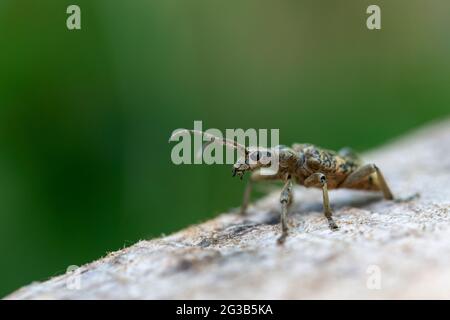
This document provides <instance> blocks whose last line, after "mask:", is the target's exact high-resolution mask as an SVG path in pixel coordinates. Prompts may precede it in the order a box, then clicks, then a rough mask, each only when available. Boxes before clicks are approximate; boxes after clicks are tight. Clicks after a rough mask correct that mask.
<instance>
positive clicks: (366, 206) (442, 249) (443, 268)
mask: <svg viewBox="0 0 450 320" xmlns="http://www.w3.org/2000/svg"><path fill="white" fill-rule="evenodd" d="M356 134H358V133H356ZM359 134H362V133H359ZM365 159H366V160H367V161H368V162H374V163H376V164H377V165H378V166H379V167H380V168H381V169H382V170H383V172H384V175H385V177H386V179H387V181H388V183H389V184H390V185H391V188H392V190H393V192H394V194H395V195H396V196H400V197H403V196H408V195H410V194H412V193H415V192H419V193H420V198H419V199H417V200H414V201H411V202H407V203H395V202H392V201H384V200H382V199H381V197H380V195H377V194H372V193H362V192H357V191H347V190H338V191H332V192H331V193H330V200H331V204H332V206H333V208H334V217H335V220H336V222H337V223H338V225H339V226H340V230H339V231H337V232H332V231H330V230H329V229H328V224H327V222H326V219H325V218H324V216H323V214H322V204H321V192H320V190H313V189H304V188H302V187H296V189H295V203H294V205H293V212H292V214H291V215H290V221H291V234H290V236H289V238H288V239H287V241H286V243H285V245H284V247H279V246H277V245H276V238H277V237H278V236H279V234H280V228H279V225H278V220H279V203H278V197H279V195H278V193H273V194H270V195H269V196H267V197H265V198H264V199H262V200H260V201H258V202H257V203H256V204H255V205H254V206H250V208H249V216H248V217H246V218H242V217H240V216H239V215H237V214H236V213H224V214H222V215H220V216H218V217H217V218H215V219H213V220H210V221H207V222H205V223H202V224H199V225H194V226H191V227H188V228H186V229H184V230H181V231H180V232H177V233H175V234H172V235H170V236H166V237H162V238H158V239H153V240H148V241H140V242H138V243H136V244H135V245H133V246H131V247H129V248H125V249H123V250H119V251H117V252H113V253H110V254H108V255H107V256H106V257H104V258H101V259H99V260H97V261H95V262H92V263H89V264H87V265H84V266H82V267H80V268H79V269H78V271H79V272H80V273H79V277H80V278H79V280H80V282H79V284H80V286H79V289H73V287H76V279H75V278H74V277H75V276H77V272H71V273H67V274H64V275H61V276H57V277H54V278H52V279H49V280H48V281H45V282H42V283H33V284H31V285H29V286H26V287H24V288H22V289H20V290H17V291H16V292H14V293H12V294H10V295H9V296H7V297H6V298H7V299H116V298H124V299H159V298H169V299H184V298H187V299H191V298H193V299H241V298H242V299H305V298H308V299H309V298H311V299H313V298H337V299H341V298H358V299H367V298H450V212H449V208H450V121H444V122H440V123H437V124H434V125H430V126H428V127H426V128H424V129H421V130H419V131H417V132H414V133H412V134H409V135H407V136H405V137H404V138H401V139H399V140H396V141H394V142H392V143H390V144H388V145H386V146H385V147H382V148H380V149H378V150H375V151H373V152H370V153H368V154H365ZM218 170H220V168H219V169H218ZM239 200H240V199H236V205H237V204H238V201H239ZM199 201H201V199H199ZM378 271H379V276H380V278H379V280H380V282H377V275H376V273H377V272H378ZM368 282H369V285H368ZM67 283H69V284H70V285H69V287H67ZM377 284H380V286H381V287H380V288H379V289H377V288H376V287H377ZM70 288H72V289H70Z"/></svg>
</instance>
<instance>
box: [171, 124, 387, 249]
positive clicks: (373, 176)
mask: <svg viewBox="0 0 450 320" xmlns="http://www.w3.org/2000/svg"><path fill="white" fill-rule="evenodd" d="M189 133H192V134H198V135H202V136H204V139H205V140H207V142H206V143H205V145H204V146H203V147H205V146H206V145H209V144H211V143H213V142H214V143H220V144H222V145H225V146H228V147H232V148H234V149H237V150H238V151H240V152H242V153H243V154H244V155H243V156H242V157H241V158H239V159H238V160H237V162H236V163H235V164H234V165H233V170H232V173H233V177H234V176H239V177H240V178H241V179H242V177H243V176H244V174H245V173H246V172H247V171H250V172H252V173H251V175H250V179H249V180H248V183H247V186H246V189H245V191H244V198H243V201H242V206H241V210H240V213H241V214H242V215H244V214H245V212H246V210H247V206H248V203H249V200H250V193H251V189H252V184H253V183H254V182H257V181H264V180H265V181H268V180H271V181H274V180H281V181H283V182H284V186H283V188H282V190H281V194H280V204H281V219H280V220H281V221H280V223H281V231H282V233H281V236H280V237H279V238H278V243H279V244H282V243H283V242H284V241H285V239H286V237H287V234H288V225H287V212H288V208H289V206H290V205H291V204H292V200H293V199H292V197H293V195H292V186H293V183H294V182H295V183H297V184H299V185H303V186H305V187H308V188H309V187H314V188H320V189H322V195H323V211H324V214H325V217H326V218H327V220H328V225H329V227H330V229H331V230H337V229H338V226H337V224H336V222H335V221H334V220H333V217H332V211H331V207H330V201H329V198H328V190H330V189H338V188H347V189H357V190H370V191H381V192H382V193H383V196H384V198H385V199H387V200H393V198H394V197H393V195H392V192H391V190H390V189H389V187H388V185H387V183H386V180H385V179H384V176H383V174H382V173H381V170H380V169H379V168H378V167H377V166H376V165H375V164H372V163H370V164H363V163H362V161H361V160H360V158H359V157H358V156H357V155H356V154H355V152H353V151H352V150H351V149H350V148H343V149H341V150H340V151H338V152H335V151H331V150H326V149H322V148H320V147H317V146H314V145H312V144H306V143H305V144H297V143H296V144H293V145H292V147H290V148H289V147H287V146H284V145H279V146H276V147H273V148H260V147H258V148H252V147H245V146H244V145H242V144H239V143H237V142H236V141H234V140H229V139H225V138H219V137H216V136H214V135H211V134H208V133H206V132H203V131H198V130H187V129H184V130H180V131H177V132H176V133H175V134H174V135H172V137H171V138H170V140H169V141H172V140H173V139H174V138H176V137H178V136H180V135H183V134H189ZM273 159H277V161H278V170H277V171H276V172H274V173H273V174H270V175H263V174H261V168H263V167H269V166H270V164H271V161H272V160H273Z"/></svg>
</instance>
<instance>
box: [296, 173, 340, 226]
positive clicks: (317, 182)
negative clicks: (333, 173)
mask: <svg viewBox="0 0 450 320" xmlns="http://www.w3.org/2000/svg"><path fill="white" fill-rule="evenodd" d="M304 185H305V187H319V186H320V187H322V196H323V213H324V215H325V217H326V218H327V220H328V225H329V227H330V229H331V230H337V229H339V227H338V226H337V224H336V222H334V220H333V217H332V211H331V207H330V199H329V197H328V185H327V177H326V176H325V175H324V174H322V173H314V174H312V175H310V176H309V177H308V178H307V179H306V180H305V182H304Z"/></svg>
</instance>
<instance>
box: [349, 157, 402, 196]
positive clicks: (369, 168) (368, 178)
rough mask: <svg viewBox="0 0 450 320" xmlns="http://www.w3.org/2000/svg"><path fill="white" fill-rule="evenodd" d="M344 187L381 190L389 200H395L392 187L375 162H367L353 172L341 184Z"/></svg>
mask: <svg viewBox="0 0 450 320" xmlns="http://www.w3.org/2000/svg"><path fill="white" fill-rule="evenodd" d="M340 187H342V188H350V189H361V190H380V191H381V192H382V193H383V196H384V198H385V199H387V200H393V199H394V196H393V195H392V192H391V189H390V188H389V186H388V184H387V183H386V180H385V179H384V176H383V174H382V173H381V170H380V169H379V168H378V167H377V166H376V165H374V164H366V165H363V166H362V167H360V168H358V169H356V170H355V171H354V172H352V173H351V174H350V175H349V176H348V177H347V178H346V179H345V180H344V182H343V183H342V185H340Z"/></svg>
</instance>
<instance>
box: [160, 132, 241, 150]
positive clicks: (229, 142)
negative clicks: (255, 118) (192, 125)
mask: <svg viewBox="0 0 450 320" xmlns="http://www.w3.org/2000/svg"><path fill="white" fill-rule="evenodd" d="M186 133H192V134H196V135H200V136H205V137H206V138H207V139H209V141H207V142H206V143H205V145H204V146H203V147H205V146H207V145H209V144H211V143H213V142H217V143H220V144H222V145H224V146H227V147H231V148H235V149H236V150H238V151H241V152H243V153H244V154H245V155H246V156H247V155H248V150H247V148H246V147H245V146H244V145H242V144H240V143H237V142H236V141H234V140H230V139H225V138H219V137H216V136H214V135H212V134H210V133H207V132H203V131H199V130H192V129H190V130H188V129H182V130H179V131H177V132H175V133H174V134H173V135H172V136H171V137H170V139H169V142H170V141H173V140H174V139H175V138H178V137H179V136H182V135H183V134H186Z"/></svg>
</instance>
